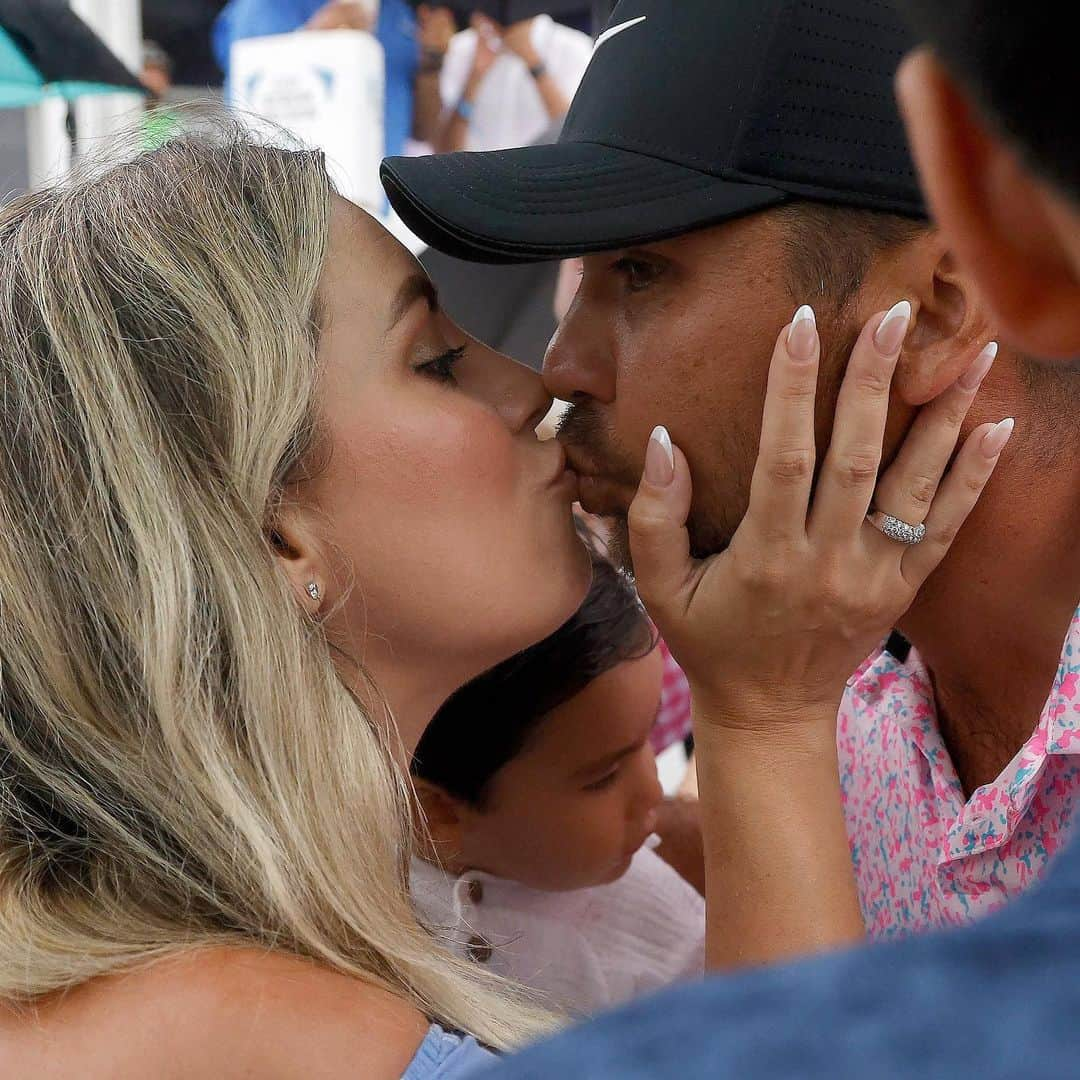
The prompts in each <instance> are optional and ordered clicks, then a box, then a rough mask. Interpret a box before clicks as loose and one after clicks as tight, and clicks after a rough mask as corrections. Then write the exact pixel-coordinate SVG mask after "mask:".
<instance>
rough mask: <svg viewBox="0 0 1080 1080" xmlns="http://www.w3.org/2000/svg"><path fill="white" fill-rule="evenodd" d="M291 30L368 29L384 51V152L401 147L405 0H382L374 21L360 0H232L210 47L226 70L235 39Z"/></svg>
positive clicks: (407, 131)
mask: <svg viewBox="0 0 1080 1080" xmlns="http://www.w3.org/2000/svg"><path fill="white" fill-rule="evenodd" d="M296 30H371V31H373V32H374V34H375V36H376V37H377V38H378V39H379V43H380V44H381V45H382V47H383V50H384V52H385V55H386V113H385V115H386V125H385V131H384V138H385V146H386V152H387V153H388V154H391V153H406V152H407V150H408V145H409V140H410V139H411V138H412V133H413V83H414V80H415V78H416V73H417V46H416V20H415V18H414V16H413V9H412V7H411V5H410V4H409V3H408V2H407V0H382V2H381V3H380V5H379V16H378V22H377V23H376V25H375V26H374V27H372V25H371V19H370V16H369V14H368V8H367V6H366V5H365V4H364V3H363V0H329V2H327V0H231V2H230V3H229V4H227V5H226V6H225V8H224V10H223V11H222V12H221V14H220V15H219V16H218V18H217V21H216V22H215V24H214V31H213V44H214V51H215V54H216V56H217V59H218V63H219V64H221V67H222V69H223V70H224V71H225V72H226V75H227V73H228V71H229V54H230V50H231V48H232V44H233V42H234V41H241V40H243V39H244V38H253V37H265V36H268V35H271V34H289V33H292V32H293V31H296Z"/></svg>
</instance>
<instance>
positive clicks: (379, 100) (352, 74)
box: [230, 30, 386, 217]
mask: <svg viewBox="0 0 1080 1080" xmlns="http://www.w3.org/2000/svg"><path fill="white" fill-rule="evenodd" d="M230 83H231V88H232V98H231V101H230V104H231V105H232V106H233V107H234V108H235V109H236V110H238V115H239V117H240V119H242V120H243V121H244V122H245V123H247V124H248V125H249V126H251V127H252V128H253V130H255V131H256V132H258V133H259V134H260V135H264V136H265V137H267V138H269V139H270V140H271V141H274V134H273V131H274V128H279V129H284V130H285V131H286V132H288V133H289V135H291V136H292V137H293V138H295V139H296V140H298V141H299V142H300V143H302V144H303V145H304V146H309V147H312V148H318V149H320V150H322V151H323V152H324V153H325V154H326V164H327V169H328V171H329V173H330V176H331V177H332V179H333V181H334V183H335V185H336V186H337V188H338V190H339V191H340V192H341V193H342V195H344V196H345V197H346V198H347V199H351V200H352V201H353V202H355V203H357V204H358V205H360V206H362V207H364V209H365V210H368V211H370V212H371V213H372V214H375V215H376V216H379V217H382V216H383V214H384V211H385V207H386V200H385V197H384V195H383V190H382V186H381V185H380V184H379V163H380V162H381V161H382V159H383V155H384V150H383V123H384V120H383V117H384V112H383V98H384V94H385V88H386V68H385V58H384V56H383V48H382V45H380V44H379V42H378V41H377V40H376V39H375V38H374V37H373V36H372V35H371V34H368V33H365V32H363V31H360V30H332V31H314V32H311V31H301V32H297V33H293V34H276V35H274V36H272V37H261V38H248V39H246V40H243V41H237V42H235V43H234V44H233V46H232V55H231V70H230ZM260 120H266V121H269V124H266V123H260Z"/></svg>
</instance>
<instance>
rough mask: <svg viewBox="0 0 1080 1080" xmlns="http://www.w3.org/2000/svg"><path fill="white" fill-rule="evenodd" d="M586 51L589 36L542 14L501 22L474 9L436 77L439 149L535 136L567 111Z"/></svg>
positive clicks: (521, 141) (497, 145) (493, 146)
mask: <svg viewBox="0 0 1080 1080" xmlns="http://www.w3.org/2000/svg"><path fill="white" fill-rule="evenodd" d="M591 55H592V41H591V39H590V38H589V36H588V35H587V34H583V33H582V32H581V31H580V30H573V29H571V28H570V27H568V26H563V25H562V24H561V23H557V22H555V21H554V20H553V19H552V18H551V17H550V16H548V15H537V16H535V17H533V18H531V19H522V20H520V21H519V22H516V23H514V24H513V25H511V26H501V25H500V24H499V23H497V22H495V20H493V19H492V18H490V17H489V16H487V15H484V14H481V13H480V12H475V13H474V14H473V16H472V19H471V25H470V27H469V29H467V30H463V31H462V32H461V33H459V34H456V35H455V36H454V37H453V38H452V39H451V41H450V43H449V46H448V48H447V50H446V55H445V58H444V60H443V63H442V73H441V77H440V80H439V93H440V105H441V111H442V118H441V122H440V127H439V130H438V131H437V132H436V133H435V136H434V138H433V140H432V141H433V145H434V147H435V149H436V150H437V151H440V152H442V151H453V150H500V149H503V148H504V147H509V146H527V145H529V144H530V143H533V142H536V141H537V140H539V139H540V138H541V137H542V136H543V135H544V133H545V132H546V131H547V130H548V129H549V128H551V126H552V125H553V124H556V123H558V122H559V121H561V120H562V119H563V117H565V115H566V112H567V110H568V109H569V108H570V102H571V101H572V100H573V97H574V93H575V92H576V91H577V88H578V84H579V83H580V82H581V79H582V76H583V75H584V74H585V69H586V68H587V67H588V65H589V58H590V57H591Z"/></svg>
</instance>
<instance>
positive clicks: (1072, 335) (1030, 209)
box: [897, 49, 1080, 356]
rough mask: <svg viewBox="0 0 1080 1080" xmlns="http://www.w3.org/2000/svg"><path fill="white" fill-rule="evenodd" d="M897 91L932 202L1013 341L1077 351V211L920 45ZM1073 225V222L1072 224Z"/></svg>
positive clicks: (1057, 352)
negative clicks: (1064, 209) (1022, 157)
mask: <svg viewBox="0 0 1080 1080" xmlns="http://www.w3.org/2000/svg"><path fill="white" fill-rule="evenodd" d="M897 94H898V96H899V99H900V105H901V111H902V112H903V114H904V118H905V121H906V123H907V129H908V136H909V139H910V142H911V146H912V150H913V153H914V155H915V160H916V162H917V164H918V166H919V172H920V175H921V178H922V183H923V188H924V190H925V192H926V195H927V199H928V202H929V204H930V208H931V210H932V212H933V214H934V216H935V218H936V220H937V221H938V223H939V225H940V227H941V229H942V232H943V234H944V235H945V237H946V240H947V242H948V245H949V247H950V249H951V250H952V251H954V252H955V253H956V255H957V257H958V258H959V260H960V262H961V263H962V264H963V265H964V266H965V267H966V268H967V269H968V270H970V272H971V273H972V274H973V275H974V277H975V280H976V281H977V284H978V287H979V291H980V292H981V293H982V295H983V297H984V299H985V302H986V303H987V305H988V306H989V308H990V310H991V311H992V313H993V315H994V322H995V323H996V324H997V325H998V326H1000V327H1001V330H1002V333H1003V334H1005V335H1006V336H1007V337H1008V338H1009V339H1010V340H1011V341H1012V343H1013V344H1015V345H1016V346H1018V347H1019V348H1021V349H1023V350H1025V351H1027V352H1031V353H1034V354H1036V355H1040V356H1075V355H1076V351H1077V342H1078V341H1080V258H1077V253H1076V247H1075V245H1076V238H1075V236H1074V235H1072V236H1071V235H1069V233H1070V231H1071V232H1074V233H1075V231H1076V230H1077V229H1080V214H1076V213H1074V212H1072V211H1071V208H1069V210H1070V212H1069V213H1068V215H1067V218H1063V217H1062V214H1061V206H1062V204H1063V202H1064V200H1061V199H1060V197H1059V196H1056V195H1055V194H1054V193H1053V192H1051V191H1050V189H1049V188H1048V187H1047V185H1045V184H1044V183H1042V182H1041V181H1040V180H1038V179H1036V178H1035V177H1034V176H1033V175H1032V174H1031V173H1030V172H1029V171H1028V169H1027V168H1026V167H1025V166H1024V165H1023V164H1022V163H1021V161H1020V159H1019V157H1018V156H1017V154H1016V153H1015V152H1014V151H1013V150H1012V148H1011V147H1010V146H1008V145H1007V144H1006V143H1005V142H1004V141H1003V140H1002V139H1001V138H1000V137H999V136H998V135H997V134H996V133H995V132H993V131H992V130H990V128H988V127H987V125H986V124H985V123H984V121H983V119H982V117H981V115H980V114H979V112H978V110H977V109H976V108H975V107H974V106H973V105H972V104H971V103H970V102H969V100H968V97H967V95H966V93H965V92H964V91H962V90H961V89H960V88H959V87H958V86H957V85H956V83H955V82H954V81H953V79H952V78H951V76H950V75H949V74H948V72H947V71H946V70H945V69H944V67H942V65H941V63H940V62H939V61H938V60H937V59H936V58H935V57H934V55H933V54H932V53H930V52H929V51H928V50H925V49H919V50H916V52H914V53H912V54H911V55H910V56H909V57H908V58H907V59H906V60H905V61H904V62H903V64H902V65H901V67H900V71H899V73H898V75H897ZM1070 227H1071V228H1070Z"/></svg>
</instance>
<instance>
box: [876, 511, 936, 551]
mask: <svg viewBox="0 0 1080 1080" xmlns="http://www.w3.org/2000/svg"><path fill="white" fill-rule="evenodd" d="M866 520H867V521H869V522H870V524H871V525H873V526H874V528H875V529H877V530H878V532H880V533H884V534H885V535H886V536H887V537H888V538H889V539H890V540H895V541H896V542H897V543H898V544H908V545H914V544H921V543H922V541H923V537H924V536H926V526H925V525H909V524H908V523H907V522H906V521H901V520H900V519H899V518H895V517H893V516H892V514H883V513H882V512H881V511H880V510H871V511H870V513H869V514H867V515H866Z"/></svg>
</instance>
